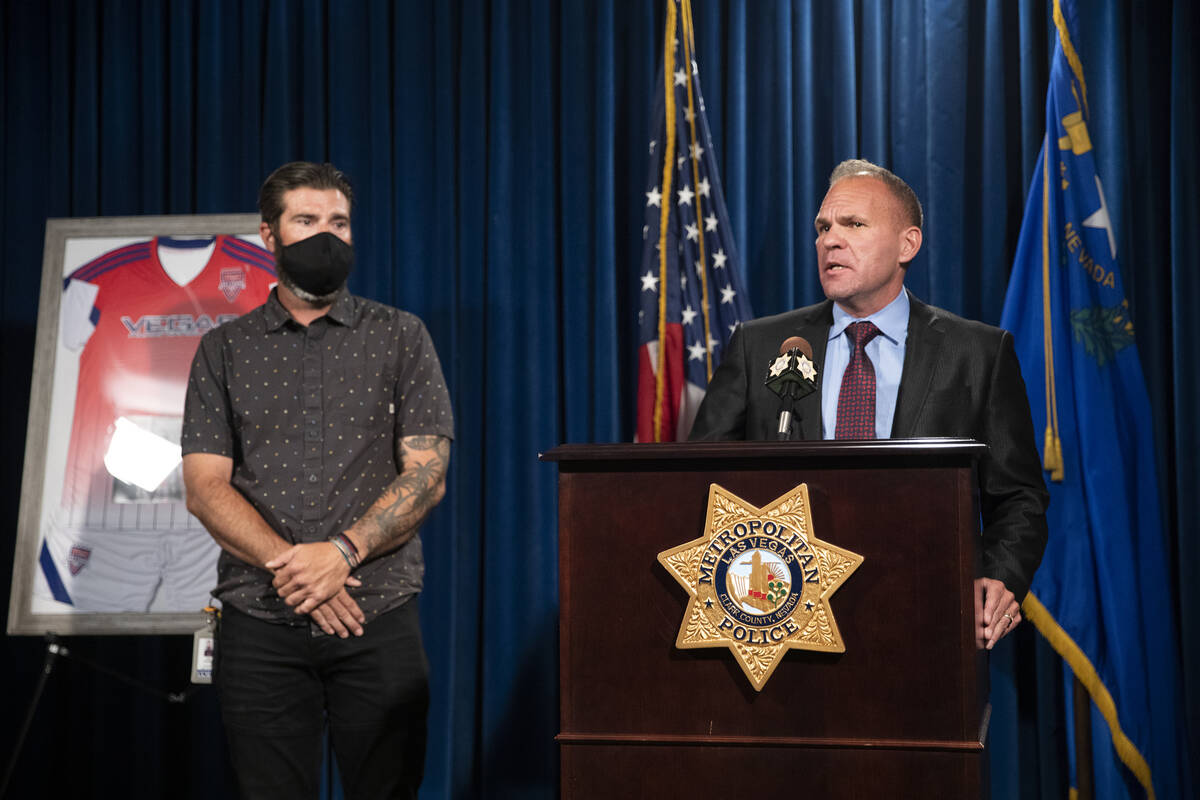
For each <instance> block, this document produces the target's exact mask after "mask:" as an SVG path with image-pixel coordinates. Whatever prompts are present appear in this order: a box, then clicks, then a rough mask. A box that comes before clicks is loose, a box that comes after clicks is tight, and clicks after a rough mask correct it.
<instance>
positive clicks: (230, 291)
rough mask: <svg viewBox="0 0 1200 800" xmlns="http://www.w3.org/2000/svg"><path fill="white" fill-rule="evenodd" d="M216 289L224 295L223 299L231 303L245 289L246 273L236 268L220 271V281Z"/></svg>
mask: <svg viewBox="0 0 1200 800" xmlns="http://www.w3.org/2000/svg"><path fill="white" fill-rule="evenodd" d="M217 288H218V289H220V290H221V293H222V294H224V295H225V299H226V300H228V301H229V302H231V303H232V302H233V301H234V300H237V298H238V295H239V294H241V293H242V291H243V290H244V289H245V288H246V273H245V272H244V271H242V270H240V269H238V268H237V267H233V268H230V269H223V270H221V281H220V282H219V283H218V284H217Z"/></svg>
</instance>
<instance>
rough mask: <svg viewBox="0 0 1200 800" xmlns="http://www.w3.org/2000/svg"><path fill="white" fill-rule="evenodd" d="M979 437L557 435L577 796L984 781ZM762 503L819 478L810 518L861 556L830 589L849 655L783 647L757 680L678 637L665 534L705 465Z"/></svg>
mask: <svg viewBox="0 0 1200 800" xmlns="http://www.w3.org/2000/svg"><path fill="white" fill-rule="evenodd" d="M985 451H986V448H985V446H984V445H981V444H977V443H975V442H972V441H966V440H958V439H922V440H881V441H874V442H855V443H849V444H847V443H841V442H786V443H774V442H772V443H766V442H730V443H693V444H661V445H651V444H638V445H563V446H561V447H557V448H555V449H553V450H551V451H550V452H548V453H546V454H545V455H544V456H543V459H544V460H547V461H554V462H557V464H558V469H559V597H560V612H559V613H560V622H559V626H560V627H559V632H560V643H559V660H560V666H559V677H560V698H561V707H560V713H561V732H560V733H559V735H558V737H557V738H558V742H559V747H560V754H561V767H562V796H563V797H564V798H605V800H608V799H609V798H615V797H621V798H633V797H646V798H664V797H666V798H670V797H676V796H685V797H686V796H697V797H699V796H705V797H722V796H725V797H735V796H750V795H752V796H757V797H820V798H868V797H869V798H876V797H953V798H973V797H981V796H986V762H985V751H984V743H985V741H986V733H987V720H988V706H987V691H988V687H987V662H986V658H985V656H983V655H982V654H981V653H980V651H977V650H976V648H975V640H974V635H973V624H974V615H973V594H972V591H973V590H972V585H973V580H974V578H975V575H976V574H977V540H978V536H979V510H978V508H979V506H978V497H977V491H976V488H975V462H976V460H977V459H978V458H979V457H980V455H981V454H983V453H984V452H985ZM712 483H717V484H719V485H721V486H722V487H724V488H725V489H728V490H729V491H731V492H733V493H734V494H736V495H738V496H739V497H741V498H743V499H744V500H746V501H748V502H750V503H753V504H755V505H757V506H765V505H767V504H768V503H770V502H771V501H773V500H774V499H775V498H777V497H779V496H780V495H782V494H784V493H786V492H788V491H789V490H791V489H793V488H794V487H795V486H796V485H797V484H800V483H805V484H807V485H808V491H809V498H810V503H811V511H812V516H811V520H812V528H813V533H814V535H815V536H816V537H817V538H819V539H821V540H824V541H826V542H829V543H831V544H835V545H838V546H840V547H844V548H847V549H849V550H852V551H854V552H856V553H858V554H860V555H862V556H863V557H864V561H863V564H862V566H861V567H859V568H858V570H857V571H856V572H855V573H854V574H853V575H851V576H850V577H849V578H848V579H847V580H846V582H845V583H844V584H843V585H842V586H841V587H840V588H839V589H838V590H837V591H836V593H835V594H834V595H833V597H832V601H831V606H832V610H833V614H834V617H835V618H836V620H837V624H838V626H839V628H840V630H841V634H842V638H843V640H844V642H845V647H846V650H845V652H844V653H837V654H833V653H816V652H810V651H799V650H792V651H790V652H788V653H787V654H786V655H785V656H784V657H783V661H782V663H780V664H779V666H778V667H777V668H776V670H775V672H774V674H773V675H772V676H771V677H770V679H769V680H768V681H767V683H766V685H765V686H764V687H763V690H762V691H761V692H756V691H755V690H754V689H753V687H752V686H751V684H750V681H749V680H748V679H747V677H746V676H745V675H744V674H743V673H742V671H741V668H740V667H739V666H738V664H737V662H736V661H735V659H734V657H733V655H732V654H731V653H730V651H729V650H728V649H725V648H712V649H701V650H680V649H677V648H676V647H675V640H676V636H677V634H678V633H679V628H680V624H681V622H682V621H683V616H684V610H685V608H686V606H687V602H688V595H687V593H686V591H685V590H684V589H683V588H682V587H681V586H680V585H679V584H678V583H677V582H676V581H675V580H674V579H673V578H672V577H671V576H670V575H669V574H668V573H667V571H666V570H665V569H664V568H663V567H662V566H660V565H659V564H658V562H657V560H656V557H657V555H658V553H660V552H661V551H664V550H667V549H670V548H672V547H675V546H677V545H680V544H683V543H685V542H689V541H691V540H693V539H696V538H697V537H699V536H701V535H702V533H703V530H704V522H705V512H706V508H707V500H708V491H709V485H710V484H712Z"/></svg>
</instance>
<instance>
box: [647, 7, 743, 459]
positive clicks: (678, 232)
mask: <svg viewBox="0 0 1200 800" xmlns="http://www.w3.org/2000/svg"><path fill="white" fill-rule="evenodd" d="M658 89H659V91H658V96H657V99H656V102H655V113H654V119H655V138H654V139H652V140H651V141H650V148H649V149H650V177H649V180H648V181H647V188H646V224H645V225H644V226H643V227H642V240H643V244H642V267H641V270H640V272H639V279H640V282H641V286H640V289H639V295H640V298H641V310H640V311H639V312H638V330H639V337H638V343H639V348H638V418H637V440H638V441H639V442H665V441H675V440H682V439H686V438H687V435H688V431H690V430H691V427H692V421H693V420H694V419H695V417H696V409H698V408H699V406H700V401H701V400H702V399H703V397H704V388H705V387H706V386H707V385H708V381H709V378H711V377H712V373H713V370H714V369H716V367H717V364H718V363H720V360H721V352H722V349H723V348H724V346H725V343H726V342H727V341H728V340H729V336H730V334H731V333H732V332H733V329H734V328H735V327H737V325H738V323H740V322H742V321H744V320H748V319H750V318H751V313H750V303H749V298H748V297H747V295H746V292H745V288H744V287H743V286H742V279H741V270H740V265H739V261H738V256H737V248H736V247H735V246H734V242H733V231H732V229H731V228H730V226H729V214H728V212H727V211H726V210H725V198H724V195H723V194H722V192H721V181H720V178H719V177H718V176H717V162H716V154H715V153H714V152H713V146H712V135H711V134H710V133H709V129H708V120H707V118H706V117H705V114H704V98H703V97H701V95H700V76H699V68H698V67H697V65H696V58H695V37H694V35H693V32H692V11H691V3H690V1H689V0H668V2H667V24H666V34H665V38H664V47H663V68H662V72H660V73H659V80H658ZM668 121H669V123H670V124H667V122H668Z"/></svg>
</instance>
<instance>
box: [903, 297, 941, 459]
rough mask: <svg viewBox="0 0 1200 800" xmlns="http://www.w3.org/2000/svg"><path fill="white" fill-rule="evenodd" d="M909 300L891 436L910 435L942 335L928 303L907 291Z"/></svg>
mask: <svg viewBox="0 0 1200 800" xmlns="http://www.w3.org/2000/svg"><path fill="white" fill-rule="evenodd" d="M905 291H908V290H907V289H905ZM908 302H909V314H908V339H907V341H906V342H905V345H904V368H903V371H902V372H901V375H900V392H899V394H898V395H897V397H896V414H895V416H894V417H893V418H892V436H891V438H893V439H907V438H911V437H912V436H913V431H914V430H915V427H916V424H917V420H918V419H919V418H920V416H921V409H922V408H923V407H924V406H925V399H926V397H928V395H929V387H930V386H931V385H932V381H933V373H934V371H935V370H936V369H937V365H938V360H939V357H940V354H941V349H942V341H943V338H944V336H945V333H944V331H943V330H942V328H941V325H940V323H939V322H938V318H937V314H936V313H935V311H934V310H933V309H932V308H931V307H930V306H927V305H925V304H924V303H922V302H921V301H920V300H918V299H917V298H916V297H914V296H913V294H912V292H909V294H908Z"/></svg>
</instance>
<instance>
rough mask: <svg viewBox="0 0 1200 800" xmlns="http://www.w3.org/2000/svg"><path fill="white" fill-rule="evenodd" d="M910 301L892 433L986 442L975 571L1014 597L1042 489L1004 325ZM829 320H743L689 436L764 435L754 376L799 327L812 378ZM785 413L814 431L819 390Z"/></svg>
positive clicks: (808, 310) (1028, 563) (768, 432)
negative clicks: (979, 568)
mask: <svg viewBox="0 0 1200 800" xmlns="http://www.w3.org/2000/svg"><path fill="white" fill-rule="evenodd" d="M906 291H907V290H906ZM909 304H910V312H909V320H908V340H907V342H906V344H905V352H904V369H903V372H902V374H901V378H900V391H899V395H898V396H897V398H896V414H895V417H894V418H893V421H892V438H893V439H907V438H915V437H924V436H952V437H961V438H969V439H975V440H977V441H980V442H983V443H984V444H986V445H988V448H989V449H988V455H987V456H986V457H985V458H984V459H983V461H982V463H981V464H980V465H979V490H980V504H981V511H982V514H983V539H984V546H983V575H984V577H988V578H996V579H997V580H1000V581H1003V582H1004V585H1005V586H1007V587H1008V589H1009V590H1010V591H1011V592H1012V593H1013V594H1014V595H1016V597H1017V600H1021V599H1023V598H1024V597H1025V594H1026V593H1027V592H1028V591H1029V584H1030V582H1031V581H1032V580H1033V573H1034V571H1035V570H1036V569H1037V566H1038V564H1039V563H1041V560H1042V552H1043V551H1044V550H1045V549H1046V505H1047V503H1048V502H1049V499H1050V497H1049V494H1048V493H1047V491H1046V484H1045V482H1044V481H1043V480H1042V464H1041V460H1040V459H1039V457H1038V451H1037V445H1036V443H1035V439H1034V433H1033V421H1032V419H1031V417H1030V413H1029V400H1028V398H1027V397H1026V394H1025V381H1024V380H1023V379H1022V378H1021V369H1020V366H1019V364H1018V362H1017V355H1016V352H1015V351H1014V350H1013V342H1012V334H1010V333H1008V332H1007V331H1003V330H1001V329H999V328H995V327H993V326H991V325H985V324H983V323H982V322H973V321H971V320H966V319H963V318H962V317H957V316H955V315H954V314H951V313H949V312H947V311H943V310H941V309H939V308H935V307H933V306H930V305H926V304H925V303H922V302H921V301H919V300H917V299H916V298H915V297H913V296H912V294H911V293H910V294H909ZM832 325H833V303H832V302H831V301H829V300H826V301H825V302H823V303H818V304H817V305H814V306H807V307H805V308H801V309H797V310H796V311H789V312H787V313H785V314H779V315H777V316H773V317H764V318H762V319H757V320H754V321H753V322H748V323H746V324H744V325H741V326H740V327H739V328H738V329H737V330H736V331H735V332H734V334H733V337H732V338H731V339H730V340H729V346H728V347H726V349H725V355H724V357H723V359H722V361H721V364H720V366H719V367H718V368H717V370H716V372H715V373H714V374H713V377H712V380H711V381H710V382H709V384H708V392H707V394H705V397H704V402H703V403H702V404H701V405H700V410H699V412H697V415H696V422H695V424H694V426H693V427H692V433H691V437H690V438H691V439H692V440H693V441H711V440H728V439H749V440H754V439H774V438H775V431H776V429H777V427H778V417H779V398H778V397H776V396H775V395H774V394H773V393H772V392H771V390H770V389H768V388H766V386H764V385H763V381H764V379H765V377H766V374H767V367H768V366H769V364H770V363H771V361H772V359H774V358H775V357H776V356H777V355H778V354H779V345H780V344H781V343H782V342H783V341H784V340H785V339H787V338H788V337H789V336H803V337H804V338H805V339H807V340H808V341H809V342H810V343H811V344H812V347H813V360H814V361H815V362H816V365H817V374H818V383H819V381H820V380H821V378H820V376H821V375H823V374H824V366H825V344H826V342H827V341H828V339H829V328H830V327H831V326H832ZM795 413H797V414H798V416H799V421H798V424H799V427H800V433H801V435H802V436H801V438H803V439H807V440H819V439H821V438H822V427H821V392H820V391H816V392H813V393H812V394H810V395H808V396H807V397H805V398H803V399H801V400H800V401H799V402H797V403H796V408H795Z"/></svg>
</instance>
